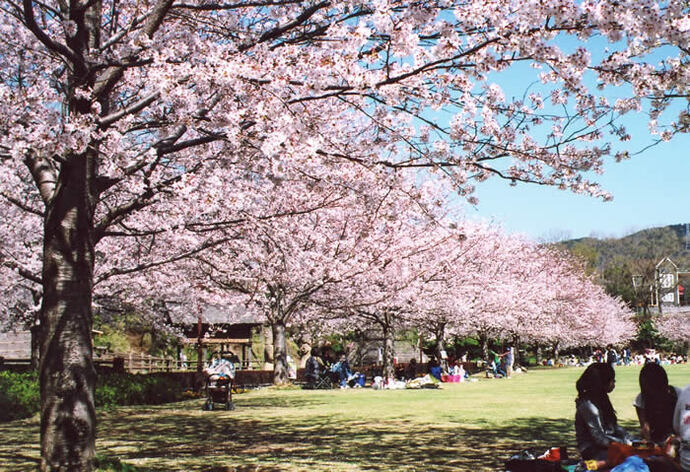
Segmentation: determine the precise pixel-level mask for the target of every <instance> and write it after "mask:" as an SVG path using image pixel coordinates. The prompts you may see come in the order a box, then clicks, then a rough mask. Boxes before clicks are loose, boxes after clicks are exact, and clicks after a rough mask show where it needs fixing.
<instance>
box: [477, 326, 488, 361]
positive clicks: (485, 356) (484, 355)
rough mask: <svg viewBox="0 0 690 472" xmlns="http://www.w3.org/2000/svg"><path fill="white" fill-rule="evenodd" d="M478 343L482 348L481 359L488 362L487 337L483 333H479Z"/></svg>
mask: <svg viewBox="0 0 690 472" xmlns="http://www.w3.org/2000/svg"><path fill="white" fill-rule="evenodd" d="M479 345H480V346H481V348H482V359H484V361H485V362H489V337H488V336H487V335H486V334H485V333H479Z"/></svg>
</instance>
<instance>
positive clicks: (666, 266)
mask: <svg viewBox="0 0 690 472" xmlns="http://www.w3.org/2000/svg"><path fill="white" fill-rule="evenodd" d="M655 278H656V284H655V295H656V300H655V301H658V302H660V303H661V305H662V310H663V309H664V307H680V306H687V305H690V294H688V293H687V290H686V288H690V270H687V269H681V268H679V267H678V265H677V264H676V263H675V262H673V261H672V260H671V259H670V258H669V257H664V258H663V259H661V260H660V261H659V262H658V263H657V265H656V270H655ZM655 304H656V303H655Z"/></svg>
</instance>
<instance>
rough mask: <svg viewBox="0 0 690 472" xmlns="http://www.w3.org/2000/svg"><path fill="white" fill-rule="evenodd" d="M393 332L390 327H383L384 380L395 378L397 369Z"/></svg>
mask: <svg viewBox="0 0 690 472" xmlns="http://www.w3.org/2000/svg"><path fill="white" fill-rule="evenodd" d="M393 355H394V353H393V330H392V329H391V328H390V326H384V327H383V367H382V369H381V371H382V377H383V378H384V379H386V380H387V379H392V378H395V368H394V367H393Z"/></svg>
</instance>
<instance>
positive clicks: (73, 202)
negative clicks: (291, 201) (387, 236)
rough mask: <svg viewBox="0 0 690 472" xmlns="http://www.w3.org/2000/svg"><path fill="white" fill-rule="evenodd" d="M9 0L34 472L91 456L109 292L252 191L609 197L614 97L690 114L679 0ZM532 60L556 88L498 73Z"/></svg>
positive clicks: (1, 22) (659, 116)
mask: <svg viewBox="0 0 690 472" xmlns="http://www.w3.org/2000/svg"><path fill="white" fill-rule="evenodd" d="M0 5H1V8H0V42H1V43H2V50H3V54H2V55H0V111H1V112H0V130H1V132H0V149H1V159H2V166H0V186H1V188H0V195H2V198H3V205H7V206H8V208H6V209H3V210H2V211H3V212H4V213H5V214H7V215H9V217H11V218H12V220H11V221H12V222H13V223H14V225H13V226H12V227H6V228H3V230H6V231H7V232H6V233H3V236H5V235H7V238H6V239H9V237H11V236H13V235H18V236H20V239H21V242H17V243H15V242H10V243H9V249H8V251H7V252H3V255H2V264H3V266H4V267H5V268H6V269H7V270H12V271H13V273H15V274H19V275H20V276H21V277H22V278H23V280H22V281H21V282H16V279H15V278H12V280H8V281H3V282H2V290H3V291H5V292H8V293H11V294H14V293H16V292H17V291H20V292H21V291H23V290H25V287H27V286H30V287H31V288H30V291H31V292H32V293H31V295H30V296H29V297H27V298H26V302H25V304H26V306H34V305H36V303H37V300H40V309H38V316H39V319H40V324H39V326H40V340H41V342H40V344H41V359H42V361H41V367H40V382H41V391H42V400H41V404H42V414H41V418H42V428H41V431H42V437H41V441H42V446H41V451H42V452H41V456H42V462H41V470H60V469H65V468H70V469H74V470H77V469H78V470H87V471H88V470H91V469H92V467H93V459H94V457H95V452H94V444H95V442H94V437H95V414H94V408H93V388H94V383H95V375H94V369H93V362H92V352H91V340H90V333H91V322H92V305H93V303H92V302H93V299H94V293H95V292H94V291H95V290H99V289H98V287H99V286H101V287H105V286H106V285H108V284H116V282H115V281H114V279H116V278H120V277H121V276H125V275H128V274H134V273H135V271H138V270H147V269H152V268H160V271H159V272H162V271H164V270H166V269H163V267H164V264H165V263H168V262H178V261H181V260H182V259H184V258H186V257H188V256H190V255H196V254H200V253H201V252H204V251H206V250H209V249H213V248H217V247H219V246H222V245H223V244H225V243H229V242H232V241H235V240H236V239H237V237H238V234H240V233H241V230H240V227H241V226H242V225H243V224H244V223H245V222H246V221H248V220H252V218H253V216H254V215H256V214H257V213H260V212H257V211H254V209H253V208H252V204H253V203H254V201H253V197H252V192H251V191H249V192H245V189H250V190H251V189H252V188H253V187H254V186H262V185H267V186H268V185H276V186H279V185H281V182H283V183H285V185H291V183H292V182H295V178H296V177H295V176H296V175H299V174H300V173H302V176H303V180H301V181H300V183H299V184H298V185H297V186H296V188H299V187H300V185H304V186H307V185H309V184H310V185H313V186H319V185H321V184H322V183H323V182H327V181H328V180H329V179H330V178H335V179H338V178H340V180H342V181H343V182H349V183H350V184H352V185H356V183H357V181H356V179H357V178H358V175H359V172H357V170H356V167H357V166H361V167H362V168H363V169H366V170H367V171H369V172H372V173H374V174H376V175H377V180H378V181H379V183H378V187H380V188H382V189H386V188H389V186H390V184H389V178H390V173H391V172H393V170H394V169H397V170H398V171H402V170H405V169H408V170H415V169H419V168H422V167H424V168H427V169H428V172H429V173H430V174H432V175H435V176H438V177H441V178H443V179H444V180H445V182H446V183H448V184H449V185H450V186H451V187H452V188H453V189H454V190H455V191H457V192H459V193H460V194H461V195H463V196H466V197H467V198H468V199H470V200H472V199H473V198H474V197H473V195H472V190H473V181H475V180H484V179H487V178H489V177H492V176H493V177H498V178H505V179H508V180H510V181H512V182H536V183H540V184H544V185H556V186H559V187H561V188H564V189H571V190H573V191H576V192H585V193H590V194H593V195H597V196H602V197H604V198H608V194H606V192H605V191H604V190H602V189H600V188H599V187H598V186H597V185H596V183H594V182H592V181H590V180H589V178H590V177H591V174H592V172H600V171H601V170H602V168H603V167H602V165H603V159H604V157H606V156H608V155H610V154H612V153H613V152H614V151H612V149H613V148H612V147H611V146H610V145H609V144H608V143H609V141H610V140H622V141H625V140H627V139H628V137H629V136H628V133H627V132H626V131H625V129H624V128H623V127H622V126H621V125H620V122H618V121H617V118H618V116H619V115H621V114H625V113H628V112H630V111H635V110H639V109H642V108H643V105H642V102H643V101H644V100H645V99H649V102H648V103H649V105H648V107H647V108H645V110H646V111H647V112H648V113H649V115H650V120H649V122H650V129H651V131H652V132H653V133H655V135H656V136H657V137H658V138H659V139H670V138H671V137H672V136H673V134H674V133H678V132H685V131H687V129H688V120H687V116H688V115H687V110H686V107H687V103H685V102H681V103H685V105H681V107H680V110H679V109H672V108H669V104H670V103H671V102H672V100H674V99H675V98H678V97H681V99H682V98H684V97H687V94H688V89H687V87H688V83H690V81H688V75H689V73H688V67H687V51H688V37H689V36H690V35H688V34H687V32H688V30H689V29H690V20H689V18H688V8H687V2H684V1H682V0H671V1H668V2H663V3H658V2H653V1H651V0H649V1H639V0H616V1H595V0H591V1H578V2H576V1H573V0H570V1H568V0H550V1H537V0H534V1H521V2H512V1H495V2H486V1H484V0H471V1H463V2H455V1H451V0H429V1H419V2H410V3H405V2H400V1H398V0H375V1H373V2H358V1H353V0H343V1H338V2H329V1H321V2H318V1H314V2H312V1H294V0H265V1H263V0H259V1H237V2H222V1H221V2H207V1H203V2H199V1H196V0H190V1H173V0H156V1H152V2H143V3H142V2H138V1H133V0H118V1H114V0H103V1H97V2H94V1H71V2H59V1H54V0H48V1H42V2H34V1H31V0H23V1H22V2H16V1H15V0H3V1H2V2H1V3H0ZM566 35H571V36H572V41H565V43H564V44H565V45H564V46H563V45H562V44H560V43H559V42H560V41H561V40H562V39H563V38H564V37H565V36H566ZM602 43H607V44H610V45H611V47H610V49H609V50H605V49H604V48H602V47H601V44H602ZM593 50H596V51H602V52H601V53H597V54H592V53H591V51H593ZM655 50H661V51H663V53H664V54H665V55H666V54H668V55H669V57H668V58H665V59H664V60H661V61H659V60H658V58H657V56H658V55H655V54H654V53H655ZM523 63H531V64H532V65H533V66H534V67H535V78H538V79H539V80H540V81H541V82H542V84H543V85H542V87H541V88H540V89H539V90H532V91H531V92H530V91H526V93H522V92H519V93H516V94H513V93H512V92H509V93H506V91H505V90H503V89H502V88H501V87H500V86H499V85H498V84H497V83H495V78H496V77H498V76H499V75H501V74H502V73H508V74H510V72H511V68H512V67H513V65H515V64H523ZM623 83H627V84H630V85H629V86H628V87H623V88H622V89H621V93H620V94H619V95H620V98H619V99H617V100H615V101H609V100H608V99H607V97H606V96H605V90H606V89H607V87H609V86H617V85H619V84H623ZM590 84H596V85H597V88H594V89H591V88H590V87H589V85H590ZM512 95H515V96H516V97H519V98H512V97H511V96H512ZM671 111H672V112H673V113H669V112H671ZM537 137H542V138H541V139H538V138H537ZM616 157H617V158H624V157H625V153H623V152H621V153H618V154H617V156H616ZM345 164H355V165H353V166H349V165H345ZM386 170H388V172H387V171H386ZM313 203H314V202H309V203H308V204H307V205H306V208H305V207H301V208H289V209H288V212H289V213H296V212H304V211H307V210H308V209H310V207H311V206H312V205H311V204H313ZM245 204H246V205H248V210H249V211H248V214H245V210H246V209H245V207H244V205H245ZM17 212H21V216H18V215H17ZM264 216H266V215H264ZM259 221H261V218H259ZM8 226H9V225H8ZM157 245H160V246H162V247H163V248H165V249H167V251H158V250H156V249H154V248H153V246H157ZM33 251H41V254H40V255H39V259H38V261H36V259H35V258H32V257H30V256H31V255H30V254H27V253H31V252H33ZM23 256H27V257H26V258H23ZM28 261H30V262H28ZM384 269H385V267H382V268H381V270H382V272H381V273H382V274H383V273H384V272H385V271H384ZM160 284H162V282H160V281H159V282H158V285H160ZM35 285H38V286H40V289H39V290H38V291H36V290H35V289H34V287H35ZM58 374H59V375H58ZM73 431H79V432H80V433H79V437H78V438H76V439H75V438H73V437H72V436H71V434H72V433H71V432H73Z"/></svg>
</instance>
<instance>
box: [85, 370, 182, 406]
mask: <svg viewBox="0 0 690 472" xmlns="http://www.w3.org/2000/svg"><path fill="white" fill-rule="evenodd" d="M182 399H183V396H182V388H181V387H180V384H179V383H178V382H177V381H176V380H175V379H172V378H170V377H168V376H165V375H156V374H148V375H145V374H115V373H113V374H105V375H102V376H101V377H100V378H99V379H98V385H97V386H96V406H102V407H106V408H108V407H113V406H116V405H157V404H161V403H169V402H175V401H180V400H182Z"/></svg>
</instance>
